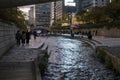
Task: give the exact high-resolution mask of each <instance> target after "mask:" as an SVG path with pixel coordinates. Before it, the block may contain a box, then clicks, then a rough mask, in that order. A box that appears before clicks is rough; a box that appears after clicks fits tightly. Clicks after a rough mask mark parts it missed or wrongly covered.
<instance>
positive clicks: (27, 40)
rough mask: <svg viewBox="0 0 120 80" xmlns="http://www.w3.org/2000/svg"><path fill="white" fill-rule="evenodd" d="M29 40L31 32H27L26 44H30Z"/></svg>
mask: <svg viewBox="0 0 120 80" xmlns="http://www.w3.org/2000/svg"><path fill="white" fill-rule="evenodd" d="M29 40H30V32H28V31H27V32H26V44H28V45H29Z"/></svg>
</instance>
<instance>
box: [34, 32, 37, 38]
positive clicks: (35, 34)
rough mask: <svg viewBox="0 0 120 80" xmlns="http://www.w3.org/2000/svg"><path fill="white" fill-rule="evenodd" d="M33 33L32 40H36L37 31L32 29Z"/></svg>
mask: <svg viewBox="0 0 120 80" xmlns="http://www.w3.org/2000/svg"><path fill="white" fill-rule="evenodd" d="M33 35H34V40H36V36H37V32H36V31H34V32H33Z"/></svg>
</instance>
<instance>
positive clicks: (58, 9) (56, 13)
mask: <svg viewBox="0 0 120 80" xmlns="http://www.w3.org/2000/svg"><path fill="white" fill-rule="evenodd" d="M62 3H63V1H54V2H51V26H52V25H53V24H54V23H55V22H56V21H61V20H62V18H63V4H62Z"/></svg>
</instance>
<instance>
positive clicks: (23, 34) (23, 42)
mask: <svg viewBox="0 0 120 80" xmlns="http://www.w3.org/2000/svg"><path fill="white" fill-rule="evenodd" d="M21 38H22V46H24V44H25V39H26V34H25V31H22V35H21Z"/></svg>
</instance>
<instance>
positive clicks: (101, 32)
mask: <svg viewBox="0 0 120 80" xmlns="http://www.w3.org/2000/svg"><path fill="white" fill-rule="evenodd" d="M80 31H81V32H88V31H91V32H92V35H96V33H95V32H96V31H97V35H98V36H105V37H116V38H117V37H120V29H118V28H111V29H106V28H100V29H81V30H80Z"/></svg>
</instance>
